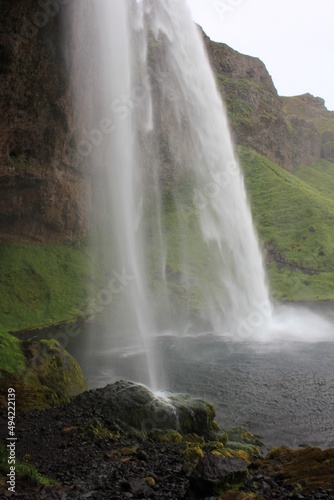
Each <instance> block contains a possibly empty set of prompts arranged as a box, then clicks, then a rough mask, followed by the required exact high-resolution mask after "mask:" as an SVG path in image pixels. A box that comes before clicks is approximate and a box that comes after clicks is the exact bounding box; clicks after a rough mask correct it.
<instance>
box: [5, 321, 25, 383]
mask: <svg viewBox="0 0 334 500" xmlns="http://www.w3.org/2000/svg"><path fill="white" fill-rule="evenodd" d="M0 369H1V370H4V371H6V372H9V373H13V374H18V375H20V374H21V373H23V371H24V369H25V357H24V355H23V351H22V346H21V342H20V341H19V340H18V339H17V338H15V337H13V335H10V334H9V333H7V332H6V330H5V329H4V328H3V327H2V326H1V325H0Z"/></svg>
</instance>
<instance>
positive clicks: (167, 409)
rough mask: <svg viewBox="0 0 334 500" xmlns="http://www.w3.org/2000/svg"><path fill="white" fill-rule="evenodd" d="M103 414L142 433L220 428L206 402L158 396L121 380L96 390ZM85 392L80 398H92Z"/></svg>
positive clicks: (208, 431) (207, 431) (209, 432)
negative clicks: (99, 397)
mask: <svg viewBox="0 0 334 500" xmlns="http://www.w3.org/2000/svg"><path fill="white" fill-rule="evenodd" d="M98 394H99V395H100V396H101V402H100V404H101V406H102V408H103V414H104V415H109V416H112V417H113V418H117V419H118V420H120V422H123V423H126V424H127V425H129V426H130V427H133V428H135V429H137V430H139V431H142V432H143V433H144V434H149V433H150V432H151V431H153V430H155V429H160V430H168V429H172V430H175V431H178V432H180V433H181V434H189V433H195V434H200V435H204V436H209V435H212V434H213V432H214V431H218V430H219V426H218V424H217V423H216V422H215V417H216V410H215V408H214V406H212V405H211V404H210V403H208V402H206V401H202V400H200V399H194V398H191V397H190V396H188V395H185V394H177V395H171V396H168V397H167V396H166V397H157V396H156V395H155V394H154V393H153V392H152V391H151V390H150V389H148V388H147V387H145V386H143V385H138V384H134V383H132V382H127V381H120V382H116V383H115V384H112V385H108V386H107V387H105V388H104V389H103V390H98ZM94 397H95V394H94V395H93V393H87V394H85V395H83V396H82V400H85V399H87V400H89V398H94Z"/></svg>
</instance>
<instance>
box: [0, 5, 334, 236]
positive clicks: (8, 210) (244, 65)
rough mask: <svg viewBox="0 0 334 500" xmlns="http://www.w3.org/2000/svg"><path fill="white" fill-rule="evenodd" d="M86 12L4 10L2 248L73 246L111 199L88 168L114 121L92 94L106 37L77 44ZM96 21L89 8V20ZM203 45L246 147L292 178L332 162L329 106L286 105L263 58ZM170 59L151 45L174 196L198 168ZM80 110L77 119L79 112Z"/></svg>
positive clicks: (0, 60) (165, 171) (166, 178)
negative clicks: (16, 243) (170, 79)
mask: <svg viewBox="0 0 334 500" xmlns="http://www.w3.org/2000/svg"><path fill="white" fill-rule="evenodd" d="M80 4H81V3H80V2H79V1H78V0H77V1H73V2H70V1H69V0H58V1H50V2H46V1H45V2H43V1H41V2H38V5H37V6H36V2H34V1H33V0H16V1H15V2H13V1H12V0H2V1H1V12H0V54H1V56H0V94H1V97H2V98H1V103H0V112H1V117H2V119H1V124H0V228H1V229H0V242H6V241H11V240H20V241H28V242H55V241H66V240H71V239H73V238H77V237H80V236H82V235H84V234H85V233H86V232H87V230H88V228H89V227H90V223H91V218H90V214H91V213H93V212H94V213H96V214H97V218H99V217H102V216H103V201H97V200H99V198H100V196H99V185H100V184H101V183H103V172H101V174H98V173H97V172H93V171H92V167H91V161H90V159H91V152H90V149H94V148H95V149H96V146H94V144H95V143H96V141H98V140H99V136H96V134H95V136H94V131H95V132H96V130H97V129H98V125H99V124H100V123H101V121H100V120H101V117H104V116H105V110H103V109H100V107H101V105H100V100H99V96H98V95H94V94H93V93H92V89H94V88H95V89H99V85H98V82H97V78H98V71H96V68H97V65H98V61H99V58H98V53H99V49H98V37H96V33H94V32H92V33H91V37H90V43H88V44H87V43H83V42H82V41H80V39H79V38H80V37H78V33H77V27H78V26H81V24H82V23H83V22H85V21H84V18H83V17H81V15H82V13H81V12H80V9H78V8H77V7H78V5H80ZM85 8H86V10H87V9H88V8H90V7H88V4H87V5H86V6H85ZM94 15H95V12H94V9H93V8H91V11H90V12H89V17H90V18H91V17H92V16H94ZM203 38H204V43H205V45H206V49H207V52H208V55H209V58H210V61H211V64H212V67H213V69H214V71H215V73H216V75H217V82H218V86H219V89H220V90H221V92H222V94H223V95H224V98H225V101H226V105H227V109H228V113H229V117H230V121H231V125H232V129H233V135H234V138H235V141H236V143H237V144H241V145H245V146H249V147H251V148H253V149H255V150H256V151H258V152H259V153H261V154H263V155H264V156H266V157H267V158H269V159H271V160H273V161H274V162H276V163H277V164H279V165H280V166H282V167H284V168H286V169H288V170H292V169H293V168H294V167H296V166H298V165H303V164H309V163H312V162H314V161H317V160H318V159H319V158H325V159H328V160H329V161H334V125H333V123H334V113H333V112H329V111H327V110H326V108H325V107H324V102H323V101H322V100H321V99H319V98H313V97H312V96H310V95H305V96H300V97H297V98H280V97H279V96H278V95H277V92H276V89H275V87H274V84H273V82H272V79H271V77H270V75H269V74H268V72H267V70H266V68H265V66H264V64H263V63H262V62H261V61H260V60H259V59H256V58H253V57H249V56H245V55H242V54H239V53H238V52H236V51H234V50H233V49H231V48H229V47H228V46H227V45H224V44H218V43H215V42H212V41H210V39H209V38H208V37H207V36H206V35H204V33H203ZM76 42H78V43H76ZM163 53H164V46H163V44H161V43H160V41H158V42H157V41H156V40H153V38H152V41H151V44H150V50H149V59H150V66H151V70H150V78H151V86H152V96H153V100H154V101H155V102H158V103H160V104H162V105H163V106H164V107H163V109H164V111H163V113H161V112H160V111H156V112H155V116H154V121H155V127H156V130H157V131H158V134H157V137H158V139H157V141H156V143H154V144H151V145H148V149H149V150H150V151H151V150H152V149H154V150H155V151H157V150H158V151H159V155H160V160H161V167H160V170H159V172H158V175H159V177H160V178H161V182H162V183H163V185H164V187H167V188H168V185H169V183H170V182H175V180H177V177H178V176H179V175H180V173H182V169H183V170H187V169H188V168H189V163H191V160H189V155H188V153H189V148H190V147H191V144H190V141H189V138H188V137H187V132H186V129H187V127H186V126H184V124H182V127H179V128H178V127H176V126H175V120H174V121H173V118H174V111H173V106H174V107H175V103H176V104H177V100H178V99H182V95H181V93H180V89H179V88H178V84H177V78H175V85H173V88H168V89H166V88H165V87H164V81H165V78H164V74H165V72H166V71H168V68H166V67H165V65H164V63H163ZM79 60H80V61H81V63H80V65H79V64H78V61H79ZM75 82H76V84H75ZM78 82H79V83H80V84H78ZM74 88H75V89H76V92H75V93H74V90H73V89H74ZM78 102H79V103H80V109H81V112H80V113H76V112H75V111H74V105H75V103H78ZM172 124H174V125H173V126H172ZM167 130H168V134H167V133H166V131H167ZM171 130H172V131H173V130H174V133H171ZM100 134H101V133H100ZM89 139H90V141H89ZM94 141H95V143H94ZM176 145H177V147H176ZM87 148H88V149H87ZM89 148H90V149H89ZM150 151H147V155H145V158H141V159H140V161H141V162H142V163H143V164H144V165H145V166H146V170H147V182H148V185H149V182H150V178H151V177H152V172H151V170H150V169H151V167H150V164H151V163H152V165H153V164H154V162H150V160H148V161H147V158H149V155H150ZM175 151H177V152H178V153H177V154H176V153H175ZM102 170H103V169H102Z"/></svg>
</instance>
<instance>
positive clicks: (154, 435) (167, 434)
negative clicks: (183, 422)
mask: <svg viewBox="0 0 334 500" xmlns="http://www.w3.org/2000/svg"><path fill="white" fill-rule="evenodd" d="M148 437H149V438H150V439H152V440H153V441H156V442H158V443H169V444H179V443H182V441H183V437H182V436H181V434H180V433H179V432H177V431H174V430H172V429H168V430H166V431H162V430H160V429H154V431H152V432H150V433H149V435H148Z"/></svg>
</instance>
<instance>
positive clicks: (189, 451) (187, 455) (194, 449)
mask: <svg viewBox="0 0 334 500" xmlns="http://www.w3.org/2000/svg"><path fill="white" fill-rule="evenodd" d="M182 457H183V458H184V459H185V460H186V462H190V463H196V462H198V461H199V460H200V459H201V458H203V457H204V453H203V450H202V448H201V447H200V446H199V445H195V444H188V445H187V446H186V448H185V449H184V450H183V452H182Z"/></svg>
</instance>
